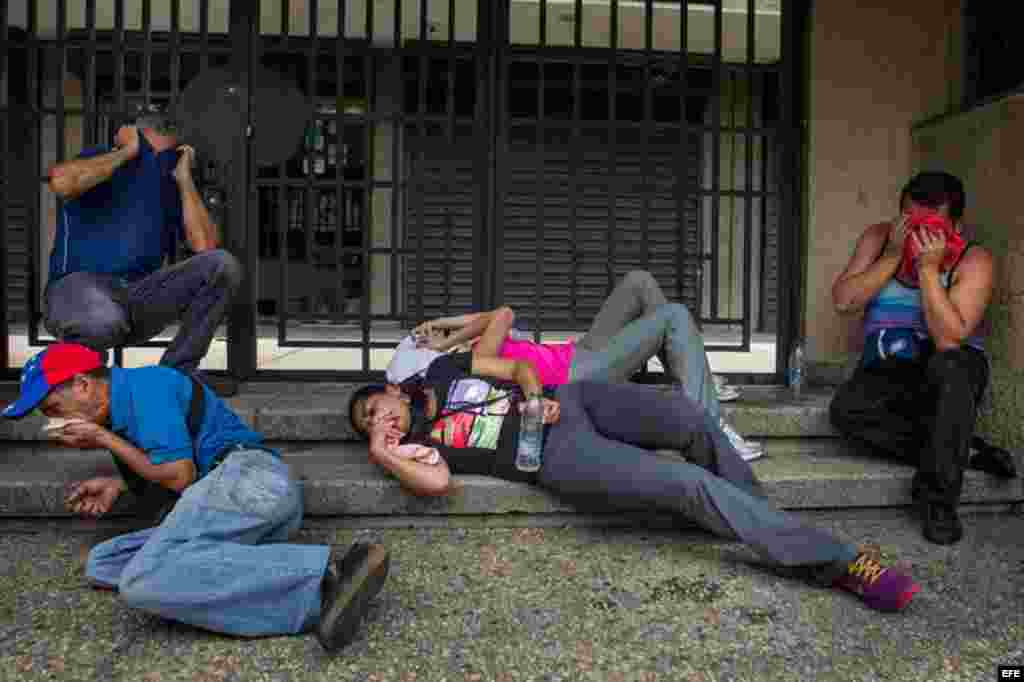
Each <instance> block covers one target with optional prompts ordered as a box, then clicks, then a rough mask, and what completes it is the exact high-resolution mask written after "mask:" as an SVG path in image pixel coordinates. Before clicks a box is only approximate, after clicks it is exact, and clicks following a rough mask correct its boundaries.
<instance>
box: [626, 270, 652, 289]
mask: <svg viewBox="0 0 1024 682" xmlns="http://www.w3.org/2000/svg"><path fill="white" fill-rule="evenodd" d="M622 281H623V282H625V283H626V285H627V286H629V287H632V288H634V289H646V288H648V287H655V286H658V282H657V280H655V279H654V275H652V274H651V273H649V272H647V271H646V270H630V271H629V272H627V273H626V276H625V277H623V278H622Z"/></svg>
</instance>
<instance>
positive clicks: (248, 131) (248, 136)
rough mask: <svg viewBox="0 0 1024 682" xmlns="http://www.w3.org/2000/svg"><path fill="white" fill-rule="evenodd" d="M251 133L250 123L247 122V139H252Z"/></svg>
mask: <svg viewBox="0 0 1024 682" xmlns="http://www.w3.org/2000/svg"><path fill="white" fill-rule="evenodd" d="M252 134H253V128H252V124H249V125H247V126H245V136H246V137H247V138H249V139H252Z"/></svg>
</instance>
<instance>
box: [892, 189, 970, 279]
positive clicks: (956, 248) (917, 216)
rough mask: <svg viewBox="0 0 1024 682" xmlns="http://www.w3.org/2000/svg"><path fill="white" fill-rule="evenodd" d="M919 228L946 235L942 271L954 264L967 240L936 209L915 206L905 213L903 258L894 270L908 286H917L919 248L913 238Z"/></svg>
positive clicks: (897, 277) (898, 277)
mask: <svg viewBox="0 0 1024 682" xmlns="http://www.w3.org/2000/svg"><path fill="white" fill-rule="evenodd" d="M921 230H928V231H930V232H933V233H942V234H943V235H944V236H945V237H946V252H945V254H944V255H943V257H942V266H941V269H942V270H943V271H947V270H949V269H950V268H952V267H953V266H954V265H956V262H957V261H958V260H959V259H960V255H961V254H962V253H963V252H964V248H965V247H966V246H967V242H965V241H964V238H963V237H961V236H960V233H959V232H957V231H956V228H955V227H953V223H952V221H950V219H949V218H947V217H946V216H944V215H942V214H941V213H939V212H938V211H935V210H933V209H929V208H915V209H913V210H911V211H910V213H909V214H907V238H906V240H905V241H904V242H903V259H902V260H901V261H900V267H899V269H898V270H897V271H896V279H898V280H899V281H900V282H902V283H903V284H906V285H907V286H910V287H916V286H918V278H917V263H916V261H917V257H918V255H919V253H920V248H919V247H918V245H917V240H916V239H914V235H916V234H917V233H918V232H920V231H921Z"/></svg>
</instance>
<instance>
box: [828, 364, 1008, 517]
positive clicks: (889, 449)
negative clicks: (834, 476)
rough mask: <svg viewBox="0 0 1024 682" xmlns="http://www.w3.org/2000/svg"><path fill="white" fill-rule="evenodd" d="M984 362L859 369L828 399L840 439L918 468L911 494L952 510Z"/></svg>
mask: <svg viewBox="0 0 1024 682" xmlns="http://www.w3.org/2000/svg"><path fill="white" fill-rule="evenodd" d="M988 374H989V369H988V361H987V360H986V359H985V356H984V355H983V354H982V353H981V352H979V351H977V350H974V349H971V348H958V349H955V350H948V351H943V352H941V353H940V352H934V353H930V354H927V355H925V356H924V357H923V358H922V360H920V361H917V362H914V361H908V360H900V359H890V360H883V361H881V362H880V363H878V364H877V365H876V366H874V367H872V368H871V369H864V368H860V369H858V370H857V372H856V374H854V376H853V378H852V379H850V381H848V382H847V383H845V384H843V385H842V386H840V388H839V390H838V391H837V392H836V395H835V397H834V398H833V399H832V405H831V407H830V415H831V418H832V424H833V425H835V427H836V428H837V429H839V431H841V432H842V433H843V434H844V435H846V436H849V437H850V438H853V439H855V440H858V441H861V442H864V443H867V444H868V445H870V446H872V447H874V448H876V449H878V450H880V451H881V452H883V453H885V454H887V455H891V456H894V457H898V458H900V459H903V460H905V461H907V462H909V463H911V464H914V465H915V466H917V474H916V475H915V476H914V491H915V494H916V495H917V496H918V497H919V498H920V499H922V500H926V501H929V502H938V503H943V504H956V502H957V500H959V498H960V490H961V488H962V487H963V476H964V468H965V467H966V466H967V460H968V457H969V453H970V441H971V436H972V434H973V432H974V422H975V419H976V417H977V412H978V403H979V402H980V400H981V397H982V395H983V393H984V391H985V386H986V385H987V384H988Z"/></svg>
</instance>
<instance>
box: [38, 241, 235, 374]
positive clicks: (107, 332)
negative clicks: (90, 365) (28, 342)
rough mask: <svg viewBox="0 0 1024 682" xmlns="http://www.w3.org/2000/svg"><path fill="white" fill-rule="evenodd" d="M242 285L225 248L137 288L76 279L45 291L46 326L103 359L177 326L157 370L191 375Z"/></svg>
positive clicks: (89, 275) (89, 277)
mask: <svg viewBox="0 0 1024 682" xmlns="http://www.w3.org/2000/svg"><path fill="white" fill-rule="evenodd" d="M241 281H242V266H241V265H240V264H239V262H238V260H237V259H236V258H235V257H234V256H232V255H231V254H230V253H228V252H227V251H224V250H223V249H213V250H210V251H204V252H202V253H200V254H197V255H195V256H193V257H192V258H189V259H187V260H184V261H182V262H181V263H178V264H176V265H172V266H170V267H167V268H162V269H160V270H157V271H156V272H154V273H153V274H151V275H149V276H148V277H144V278H143V279H140V280H138V281H137V282H130V283H126V282H123V281H122V280H121V279H119V278H117V277H113V276H111V275H104V274H97V273H93V272H74V273H71V274H70V275H67V276H65V277H62V278H61V279H59V280H57V281H56V282H52V283H51V284H50V285H49V286H47V288H46V296H45V301H44V310H45V311H46V314H45V317H44V318H43V325H44V326H45V327H46V330H47V331H49V332H50V333H51V334H53V335H54V336H55V337H56V338H58V339H60V340H61V341H68V342H74V343H80V344H82V345H83V346H88V347H90V348H93V349H94V350H97V351H101V352H102V351H105V350H107V349H108V348H113V347H115V346H125V345H131V344H136V343H143V342H145V341H148V340H149V339H151V338H153V337H154V336H156V335H157V334H159V333H160V332H162V331H163V330H164V329H166V328H167V327H168V326H170V325H171V324H174V323H175V322H178V321H179V320H180V321H181V328H180V329H179V330H178V333H177V335H176V336H175V337H174V339H173V340H172V341H171V344H170V346H168V348H167V351H166V352H165V353H164V355H163V357H162V358H161V359H160V364H161V365H166V366H169V367H174V368H176V369H182V370H194V369H195V368H196V367H198V365H199V361H200V360H202V359H203V356H205V355H206V351H207V350H208V349H209V348H210V342H211V341H212V340H213V334H214V332H215V331H216V329H217V326H218V325H219V324H220V323H221V321H222V320H223V319H224V315H225V314H226V313H227V310H228V305H230V303H231V300H232V299H233V298H234V296H235V293H236V292H237V291H238V287H239V285H240V284H241Z"/></svg>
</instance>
